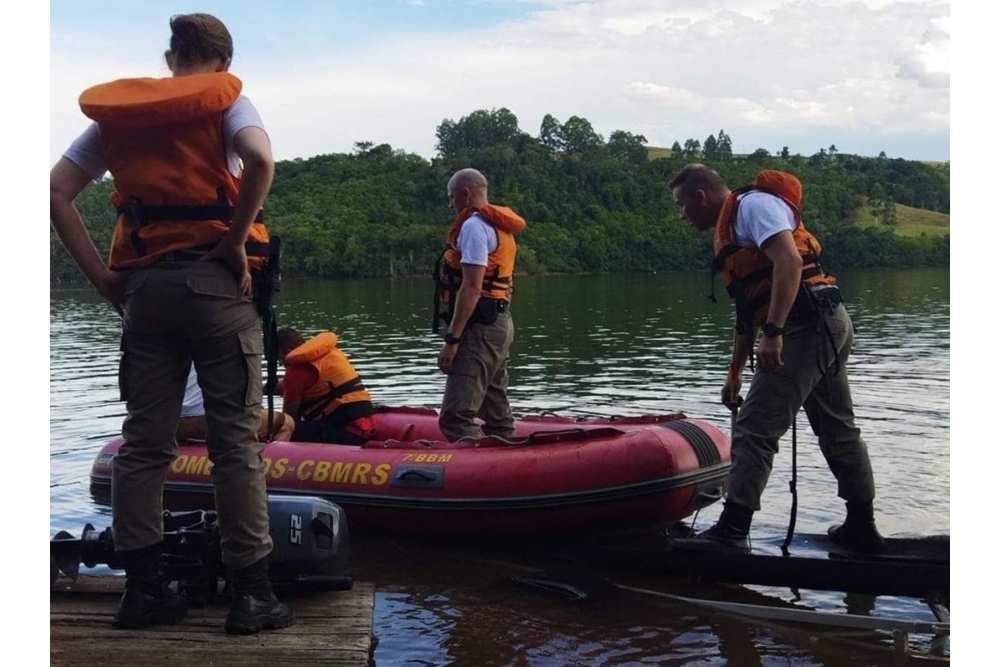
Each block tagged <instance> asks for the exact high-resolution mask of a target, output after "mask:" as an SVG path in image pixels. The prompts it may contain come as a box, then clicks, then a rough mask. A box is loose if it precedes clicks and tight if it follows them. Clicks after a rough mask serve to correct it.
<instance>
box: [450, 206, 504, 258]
mask: <svg viewBox="0 0 1000 667" xmlns="http://www.w3.org/2000/svg"><path fill="white" fill-rule="evenodd" d="M499 243H500V240H499V239H498V238H497V230H496V229H494V228H493V225H491V224H490V223H488V222H486V220H485V219H483V216H481V215H479V214H478V213H473V214H472V215H471V216H469V218H468V219H467V220H466V221H465V222H464V223H462V228H461V229H460V230H459V231H458V238H457V239H455V247H456V248H457V249H458V252H459V253H461V255H462V264H474V265H476V266H487V265H488V264H489V261H488V258H489V254H490V253H491V252H494V251H496V249H497V245H499Z"/></svg>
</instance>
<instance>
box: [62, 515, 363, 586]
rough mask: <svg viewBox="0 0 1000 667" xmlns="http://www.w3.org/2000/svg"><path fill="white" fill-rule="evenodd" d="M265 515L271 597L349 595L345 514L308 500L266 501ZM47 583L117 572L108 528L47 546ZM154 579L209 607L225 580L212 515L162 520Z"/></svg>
mask: <svg viewBox="0 0 1000 667" xmlns="http://www.w3.org/2000/svg"><path fill="white" fill-rule="evenodd" d="M267 508H268V515H269V517H270V523H271V539H272V540H273V541H274V550H273V551H272V552H271V555H270V578H271V583H272V584H273V585H274V586H275V587H276V588H278V589H289V588H293V589H303V590H348V589H350V588H351V586H352V585H353V581H352V580H351V578H350V577H349V576H347V567H348V561H349V560H350V533H349V531H348V527H347V517H346V515H345V514H344V510H343V509H342V508H341V507H340V506H339V505H337V504H335V503H332V502H330V501H328V500H323V499H322V498H315V497H311V496H309V497H303V496H286V495H272V496H268V502H267ZM50 554H51V561H52V564H51V575H52V583H55V581H56V579H57V578H58V575H59V572H62V573H63V574H65V575H67V576H68V577H70V578H71V579H73V580H74V581H75V580H76V578H77V576H78V575H79V571H80V565H81V564H83V565H85V566H87V567H95V566H97V565H106V566H107V567H110V568H112V569H122V567H123V565H122V562H121V559H120V558H119V557H118V554H117V553H116V552H115V547H114V541H113V537H112V532H111V529H110V528H106V529H105V530H103V531H98V530H96V529H95V528H94V526H92V525H91V524H89V523H88V524H86V526H84V529H83V533H82V534H81V537H80V538H79V539H77V538H75V537H73V536H72V535H71V534H70V533H68V532H66V531H60V532H59V533H57V534H56V535H55V537H53V538H52V542H51V548H50ZM160 565H161V571H162V573H163V578H164V580H166V581H167V582H174V581H176V582H178V588H179V590H183V591H185V592H187V593H188V594H190V595H195V594H196V595H199V596H203V597H205V598H208V599H211V598H212V597H214V595H215V593H216V592H217V590H218V582H219V578H220V577H221V576H224V573H225V568H224V567H223V566H222V552H221V550H220V547H219V527H218V515H217V513H216V512H215V511H214V510H194V511H188V512H169V511H168V512H164V513H163V555H162V557H161V563H160Z"/></svg>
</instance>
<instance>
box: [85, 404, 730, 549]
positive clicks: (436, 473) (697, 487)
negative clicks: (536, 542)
mask: <svg viewBox="0 0 1000 667" xmlns="http://www.w3.org/2000/svg"><path fill="white" fill-rule="evenodd" d="M375 421H376V426H377V429H378V433H379V437H380V438H381V439H380V440H373V441H369V442H368V443H366V444H365V445H363V446H353V445H329V444H318V443H308V442H272V443H270V444H268V445H266V446H265V448H264V453H263V457H264V467H265V471H266V476H267V484H268V491H269V492H272V493H281V494H300V495H308V496H319V497H322V498H325V499H327V500H330V501H333V502H335V503H337V504H338V505H340V506H341V507H343V508H344V510H345V512H346V514H347V519H348V523H349V525H350V529H351V531H352V532H358V533H362V532H369V533H371V532H375V533H380V534H384V535H393V534H396V535H402V534H408V535H427V536H432V535H433V536H442V537H446V536H454V537H472V536H476V537H487V538H503V537H509V536H542V535H545V536H549V535H555V534H578V535H581V534H599V533H608V532H619V531H628V530H636V529H643V528H649V527H653V526H658V525H665V524H669V523H673V522H676V521H678V520H680V519H683V518H685V517H687V516H689V515H690V514H692V513H693V512H694V511H695V510H697V509H698V508H699V507H702V506H704V505H706V504H709V503H711V502H714V501H715V500H717V499H718V498H720V497H721V493H722V486H723V482H724V480H725V477H726V473H727V471H728V469H729V438H728V437H727V436H726V434H725V433H723V432H722V431H721V430H719V429H718V428H717V427H715V426H714V425H712V424H710V423H708V422H705V421H700V420H696V419H688V418H687V417H685V416H684V415H683V414H679V413H678V414H666V415H646V416H641V417H593V418H572V417H560V416H555V415H538V416H529V417H525V418H523V419H521V420H519V421H518V422H517V437H516V438H515V439H513V440H511V441H506V440H501V439H496V438H482V439H479V440H476V441H471V440H470V441H459V442H454V443H449V442H447V441H445V440H444V438H443V437H442V435H441V432H440V430H439V429H438V426H437V412H436V411H434V410H431V409H425V408H409V407H395V408H388V407H381V408H379V409H378V411H377V412H376V414H375ZM121 444H122V440H121V438H117V439H115V440H112V441H111V442H109V443H108V444H107V445H105V447H104V448H103V449H102V450H101V452H100V454H99V455H98V456H97V459H96V460H95V462H94V465H93V469H92V471H91V490H92V492H93V493H94V495H95V496H96V497H97V498H98V499H100V500H106V499H107V498H109V497H110V490H111V459H112V458H113V457H114V455H115V453H116V452H117V451H118V448H119V447H120V446H121ZM211 468H212V463H211V462H210V461H209V460H208V455H207V452H206V449H205V446H204V444H203V443H193V442H189V443H185V444H182V445H181V447H180V451H179V454H178V456H177V458H176V459H175V460H174V462H173V463H172V465H171V467H170V472H169V474H168V476H167V483H166V488H165V496H166V499H167V503H168V506H169V507H179V508H180V507H185V508H193V507H206V508H210V507H211V506H212V502H213V499H212V480H211V476H210V471H211Z"/></svg>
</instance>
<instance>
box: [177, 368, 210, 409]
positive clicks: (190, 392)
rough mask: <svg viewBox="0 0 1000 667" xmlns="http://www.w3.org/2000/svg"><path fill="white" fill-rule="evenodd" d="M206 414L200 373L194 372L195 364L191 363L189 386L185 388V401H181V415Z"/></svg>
mask: <svg viewBox="0 0 1000 667" xmlns="http://www.w3.org/2000/svg"><path fill="white" fill-rule="evenodd" d="M204 414H205V399H204V398H202V395H201V387H199V386H198V374H197V373H195V372H194V364H191V372H190V373H188V379H187V387H185V388H184V401H183V402H182V403H181V417H201V416H202V415H204Z"/></svg>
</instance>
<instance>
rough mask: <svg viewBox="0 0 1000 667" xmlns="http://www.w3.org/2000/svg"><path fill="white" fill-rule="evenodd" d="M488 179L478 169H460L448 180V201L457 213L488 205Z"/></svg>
mask: <svg viewBox="0 0 1000 667" xmlns="http://www.w3.org/2000/svg"><path fill="white" fill-rule="evenodd" d="M486 191H487V185H486V177H485V176H483V174H482V173H481V172H480V171H479V170H478V169H472V168H471V167H470V168H467V169H459V170H458V171H456V172H455V173H454V174H452V175H451V178H450V179H448V201H449V202H450V203H451V207H452V208H453V209H455V210H456V211H461V210H462V209H464V208H466V207H468V206H472V207H480V206H482V205H484V204H486V203H487V201H486V200H487V196H486Z"/></svg>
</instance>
